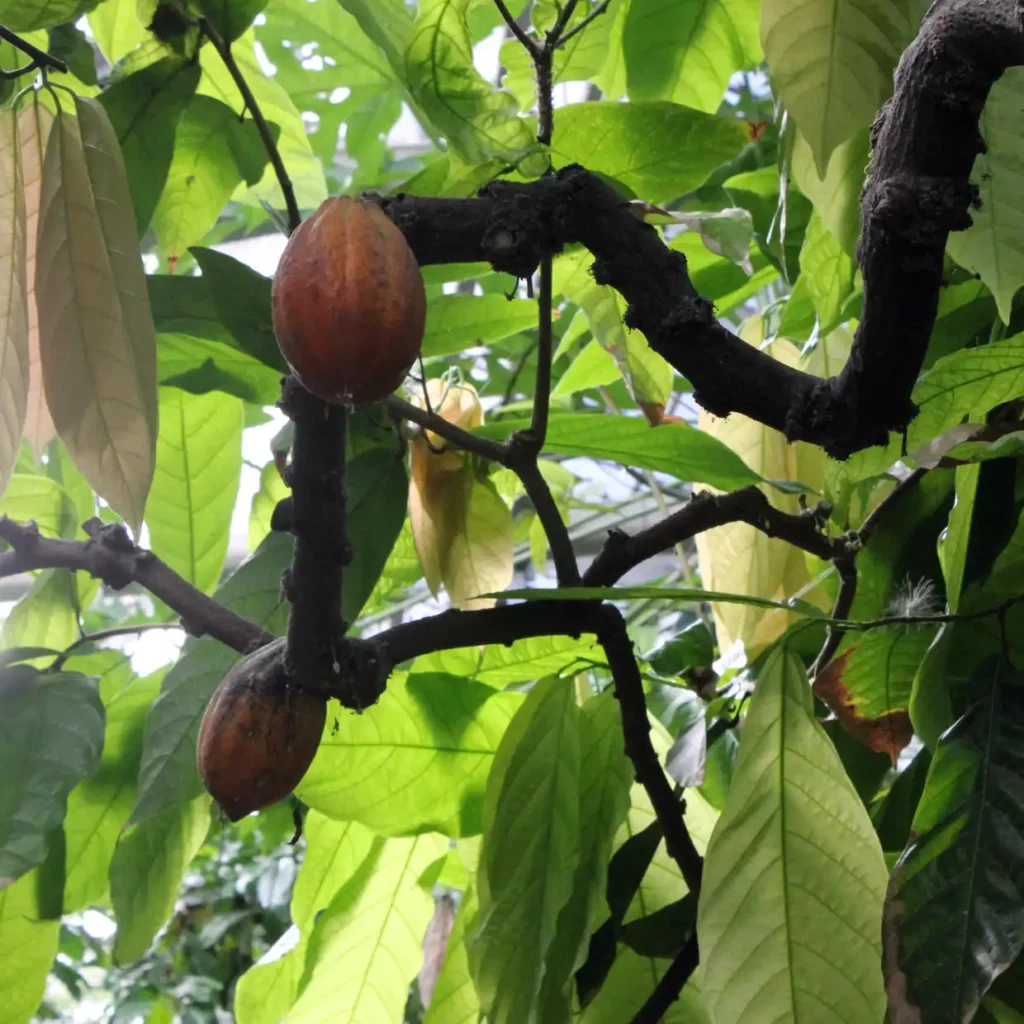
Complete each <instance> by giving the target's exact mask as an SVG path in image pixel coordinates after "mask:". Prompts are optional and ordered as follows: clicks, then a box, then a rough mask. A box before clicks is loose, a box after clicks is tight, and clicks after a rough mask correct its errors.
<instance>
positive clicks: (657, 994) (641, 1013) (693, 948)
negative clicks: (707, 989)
mask: <svg viewBox="0 0 1024 1024" xmlns="http://www.w3.org/2000/svg"><path fill="white" fill-rule="evenodd" d="M699 962H700V950H699V948H698V946H697V933H696V931H694V933H693V934H692V935H691V936H690V939H689V941H688V942H687V943H686V945H685V946H683V948H682V949H681V950H680V951H679V952H678V953H677V954H676V957H675V959H674V960H673V961H672V963H671V964H669V967H668V970H667V971H665V973H664V974H663V975H662V976H661V979H660V980H659V982H658V984H657V985H655V987H654V991H653V992H652V993H651V994H650V996H648V998H647V1002H645V1003H644V1005H643V1006H641V1007H640V1009H639V1010H638V1011H637V1013H636V1016H634V1017H633V1020H632V1022H631V1024H658V1022H659V1021H661V1020H662V1019H663V1018H664V1016H665V1014H666V1013H668V1011H669V1008H670V1007H671V1006H672V1004H673V1003H674V1002H675V1001H676V1000H677V999H678V998H679V993H680V992H682V991H683V986H684V985H685V984H686V983H687V982H688V981H689V980H690V976H691V975H692V974H693V972H694V971H695V970H696V969H697V964H698V963H699Z"/></svg>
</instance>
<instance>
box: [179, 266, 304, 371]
mask: <svg viewBox="0 0 1024 1024" xmlns="http://www.w3.org/2000/svg"><path fill="white" fill-rule="evenodd" d="M190 251H191V253H192V255H193V256H195V258H196V262H197V263H198V264H199V267H200V269H201V270H202V272H203V280H204V281H205V283H206V289H207V294H208V295H209V297H210V299H211V300H212V302H213V307H214V309H215V310H216V313H217V316H218V317H219V318H220V320H221V322H222V323H223V324H224V326H225V327H226V328H227V329H228V331H230V333H231V335H232V337H233V338H234V339H235V343H236V345H237V346H238V348H239V349H240V350H241V351H242V352H245V353H246V354H247V355H250V356H252V357H253V358H254V359H258V360H259V361H260V362H261V363H263V364H264V365H266V366H270V367H272V368H273V369H275V370H279V371H280V372H281V373H287V372H288V364H287V363H286V362H285V361H284V356H282V355H281V350H280V349H279V348H278V347H277V339H276V338H275V337H274V325H273V319H272V314H271V310H270V288H271V284H272V282H271V279H270V278H269V277H264V276H263V275H262V274H258V273H256V271H255V270H251V269H250V268H249V267H247V266H246V265H245V264H244V263H240V262H239V261H238V260H236V259H233V258H232V257H231V256H226V255H225V254H224V253H221V252H216V251H214V250H213V249H201V248H193V249H191V250H190Z"/></svg>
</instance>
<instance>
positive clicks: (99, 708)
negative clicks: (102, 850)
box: [0, 665, 104, 888]
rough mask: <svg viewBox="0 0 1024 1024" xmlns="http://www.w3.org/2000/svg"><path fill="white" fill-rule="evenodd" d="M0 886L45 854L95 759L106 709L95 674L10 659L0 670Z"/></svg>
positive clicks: (22, 872) (100, 749) (38, 863)
mask: <svg viewBox="0 0 1024 1024" xmlns="http://www.w3.org/2000/svg"><path fill="white" fill-rule="evenodd" d="M0 717H2V719H3V722H4V729H3V734H2V735H0V766H2V771H3V774H4V779H5V782H4V788H3V791H2V793H0V888H2V887H3V886H5V885H10V883H11V882H12V881H14V880H15V879H17V878H19V877H21V876H22V875H24V874H25V873H26V872H27V871H29V870H31V869H32V868H34V867H37V866H38V865H40V864H42V863H43V861H44V860H45V859H46V843H47V836H48V834H49V832H50V831H51V830H52V829H54V828H56V827H57V826H59V825H60V823H61V822H62V821H63V820H64V814H65V811H66V809H67V799H68V793H69V792H70V791H71V789H72V787H74V786H75V784H76V783H78V782H79V781H80V780H81V779H83V778H85V777H86V776H87V775H90V774H91V773H92V772H93V770H94V769H95V767H96V765H97V764H98V763H99V759H100V752H101V751H102V749H103V728H104V713H103V705H102V704H101V703H100V699H99V695H98V693H97V692H96V684H95V682H94V681H93V680H91V679H87V678H86V677H85V676H83V675H79V674H78V673H74V672H55V673H51V674H46V675H40V674H38V673H37V672H36V671H35V669H32V668H30V667H29V666H27V665H15V666H13V667H11V668H9V669H7V670H6V671H4V672H3V674H2V675H0Z"/></svg>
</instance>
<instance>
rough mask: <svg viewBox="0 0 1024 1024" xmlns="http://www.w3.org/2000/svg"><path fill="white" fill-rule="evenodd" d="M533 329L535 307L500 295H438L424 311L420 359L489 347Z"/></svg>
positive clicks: (529, 303)
mask: <svg viewBox="0 0 1024 1024" xmlns="http://www.w3.org/2000/svg"><path fill="white" fill-rule="evenodd" d="M536 325H537V306H536V303H533V302H529V301H527V300H526V299H513V300H512V301H511V302H510V301H509V300H508V299H506V298H505V297H504V296H503V295H441V296H438V297H437V298H435V299H433V300H432V301H431V303H430V304H429V306H428V307H427V326H426V331H425V333H424V335H423V350H422V352H423V358H424V359H430V358H432V357H436V356H448V355H453V354H454V353H456V352H461V351H462V350H463V349H466V348H472V347H473V346H474V345H489V344H491V343H492V342H495V341H501V339H502V338H508V337H510V336H511V335H513V334H518V333H519V332H520V331H525V330H527V329H528V328H530V327H535V326H536Z"/></svg>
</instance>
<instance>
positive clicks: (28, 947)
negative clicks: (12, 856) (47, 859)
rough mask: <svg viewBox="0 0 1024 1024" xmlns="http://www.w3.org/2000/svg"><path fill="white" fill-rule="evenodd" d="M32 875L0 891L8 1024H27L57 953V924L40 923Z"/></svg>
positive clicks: (0, 977) (1, 986) (1, 969)
mask: <svg viewBox="0 0 1024 1024" xmlns="http://www.w3.org/2000/svg"><path fill="white" fill-rule="evenodd" d="M37 883H38V878H37V874H36V873H35V872H33V873H31V874H28V875H25V876H24V877H23V878H20V879H19V880H18V881H17V882H15V883H14V885H9V886H7V888H5V889H0V990H2V991H3V994H4V1019H5V1021H7V1022H8V1024H30V1022H31V1021H33V1020H37V1019H38V1018H37V1017H36V1016H35V1014H36V1010H38V1009H39V1003H40V1001H41V1000H42V998H43V992H44V990H45V988H46V976H47V974H48V973H49V970H50V965H51V964H52V963H53V958H54V956H55V955H56V953H57V942H58V939H59V936H60V920H59V919H54V920H43V919H41V914H40V907H39V897H38V894H37Z"/></svg>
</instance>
